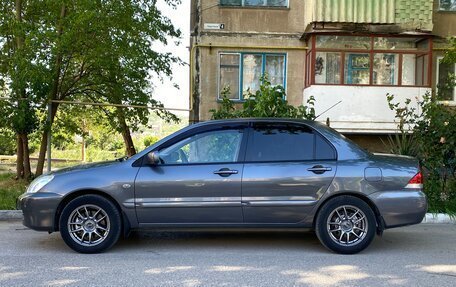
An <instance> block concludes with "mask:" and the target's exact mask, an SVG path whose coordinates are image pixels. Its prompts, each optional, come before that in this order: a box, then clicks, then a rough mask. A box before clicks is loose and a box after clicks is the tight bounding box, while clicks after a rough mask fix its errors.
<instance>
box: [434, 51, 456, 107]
mask: <svg viewBox="0 0 456 287" xmlns="http://www.w3.org/2000/svg"><path fill="white" fill-rule="evenodd" d="M455 75H456V64H455V63H444V62H442V58H441V57H439V58H438V59H437V94H438V97H439V100H442V101H456V89H455Z"/></svg>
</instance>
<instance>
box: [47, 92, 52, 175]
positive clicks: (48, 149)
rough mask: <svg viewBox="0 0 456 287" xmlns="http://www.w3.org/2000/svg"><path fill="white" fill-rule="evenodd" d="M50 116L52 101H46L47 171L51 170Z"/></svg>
mask: <svg viewBox="0 0 456 287" xmlns="http://www.w3.org/2000/svg"><path fill="white" fill-rule="evenodd" d="M51 117H52V102H51V101H49V103H48V118H47V124H48V126H47V128H48V129H49V132H48V134H47V151H46V152H47V172H48V173H49V172H51V139H52V131H51Z"/></svg>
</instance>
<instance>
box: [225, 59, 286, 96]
mask: <svg viewBox="0 0 456 287" xmlns="http://www.w3.org/2000/svg"><path fill="white" fill-rule="evenodd" d="M263 75H267V77H268V80H269V81H270V82H271V84H272V85H273V86H278V85H280V86H283V87H285V86H286V55H285V54H273V53H220V54H219V77H218V78H219V83H218V86H219V88H218V99H219V100H220V99H222V98H223V94H225V95H226V96H227V97H228V99H230V100H234V101H236V100H237V101H242V100H244V95H246V94H248V93H249V92H250V93H255V92H256V91H257V90H258V89H259V88H260V85H261V78H262V76H263Z"/></svg>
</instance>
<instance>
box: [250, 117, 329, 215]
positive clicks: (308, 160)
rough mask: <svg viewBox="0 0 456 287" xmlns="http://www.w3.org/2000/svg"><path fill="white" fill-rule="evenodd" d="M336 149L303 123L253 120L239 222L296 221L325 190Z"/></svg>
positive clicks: (327, 185)
mask: <svg viewBox="0 0 456 287" xmlns="http://www.w3.org/2000/svg"><path fill="white" fill-rule="evenodd" d="M336 167H337V166H336V152H335V149H334V147H333V146H332V145H330V143H329V142H327V141H326V139H324V138H323V137H322V136H321V135H320V134H318V133H316V132H315V131H313V130H312V129H311V128H309V127H308V126H306V125H304V124H291V123H267V122H254V123H253V125H252V128H251V129H250V132H249V139H248V144H247V152H246V159H245V164H244V172H243V180H242V204H243V213H244V222H245V223H297V222H300V221H302V220H303V219H304V218H305V216H306V214H307V212H309V211H310V210H311V209H312V206H313V205H314V204H315V203H316V202H317V200H318V199H319V198H320V197H321V196H322V195H323V194H324V193H325V191H326V190H327V188H328V187H329V185H330V184H331V181H332V179H333V177H334V175H335V172H336Z"/></svg>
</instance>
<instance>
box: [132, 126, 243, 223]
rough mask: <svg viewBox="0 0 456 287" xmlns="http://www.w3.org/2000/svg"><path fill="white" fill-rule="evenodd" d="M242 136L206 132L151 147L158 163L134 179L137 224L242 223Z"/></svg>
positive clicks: (231, 131) (232, 131) (234, 130)
mask: <svg viewBox="0 0 456 287" xmlns="http://www.w3.org/2000/svg"><path fill="white" fill-rule="evenodd" d="M243 135H244V129H243V128H242V127H224V128H218V129H215V130H205V131H204V132H200V133H198V132H196V133H194V134H191V135H189V136H187V137H185V138H183V139H181V140H179V141H177V142H176V143H173V144H171V145H169V146H167V147H165V148H162V149H160V150H159V151H156V152H158V154H159V157H160V159H161V163H159V164H156V165H145V166H143V167H141V169H140V170H139V172H138V175H137V177H136V181H135V195H136V201H135V206H136V214H137V217H138V221H139V223H140V224H162V223H166V224H173V223H174V224H203V225H204V224H219V223H242V221H243V217H242V208H241V179H242V167H243V164H242V163H240V162H239V157H240V156H241V155H242V152H241V150H242V149H241V147H242V146H243V140H245V139H244V137H243ZM165 145H166V143H165Z"/></svg>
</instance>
